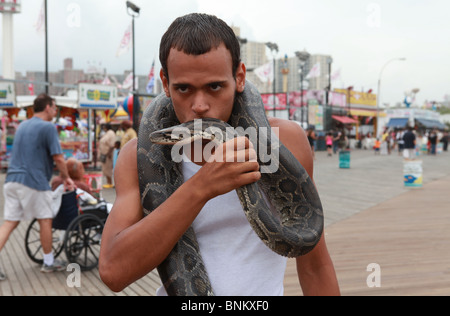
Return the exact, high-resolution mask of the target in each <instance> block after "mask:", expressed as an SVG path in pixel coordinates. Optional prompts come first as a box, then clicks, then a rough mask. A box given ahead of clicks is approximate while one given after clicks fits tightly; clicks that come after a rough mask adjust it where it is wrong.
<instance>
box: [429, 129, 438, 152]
mask: <svg viewBox="0 0 450 316" xmlns="http://www.w3.org/2000/svg"><path fill="white" fill-rule="evenodd" d="M428 141H429V142H430V154H432V155H436V145H437V143H438V135H437V132H436V130H432V131H431V132H430V136H428Z"/></svg>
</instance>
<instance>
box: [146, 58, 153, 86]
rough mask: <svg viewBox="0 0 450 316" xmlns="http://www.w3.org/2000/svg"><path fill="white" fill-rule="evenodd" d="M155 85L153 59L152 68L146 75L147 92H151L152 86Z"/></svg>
mask: <svg viewBox="0 0 450 316" xmlns="http://www.w3.org/2000/svg"><path fill="white" fill-rule="evenodd" d="M154 86H155V60H154V59H153V64H152V68H151V69H150V74H149V75H148V84H147V93H153V87H154Z"/></svg>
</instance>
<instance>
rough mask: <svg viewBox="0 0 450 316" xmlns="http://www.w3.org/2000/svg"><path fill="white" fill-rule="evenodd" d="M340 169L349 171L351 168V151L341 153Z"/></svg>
mask: <svg viewBox="0 0 450 316" xmlns="http://www.w3.org/2000/svg"><path fill="white" fill-rule="evenodd" d="M339 168H341V169H349V168H350V151H349V150H341V151H340V152H339Z"/></svg>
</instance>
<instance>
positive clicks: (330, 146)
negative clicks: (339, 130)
mask: <svg viewBox="0 0 450 316" xmlns="http://www.w3.org/2000/svg"><path fill="white" fill-rule="evenodd" d="M325 143H326V145H327V152H328V157H331V156H333V135H332V134H331V133H328V134H327V136H326V137H325Z"/></svg>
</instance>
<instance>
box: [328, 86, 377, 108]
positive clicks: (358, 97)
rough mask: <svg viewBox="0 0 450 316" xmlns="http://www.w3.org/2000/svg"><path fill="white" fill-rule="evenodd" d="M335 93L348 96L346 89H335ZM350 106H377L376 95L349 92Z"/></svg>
mask: <svg viewBox="0 0 450 316" xmlns="http://www.w3.org/2000/svg"><path fill="white" fill-rule="evenodd" d="M334 91H335V92H338V93H342V94H345V95H347V96H348V93H349V92H348V91H347V90H346V89H335V90H334ZM350 104H358V105H368V106H374V107H376V106H377V95H376V94H373V93H365V92H358V91H353V90H351V91H350Z"/></svg>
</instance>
